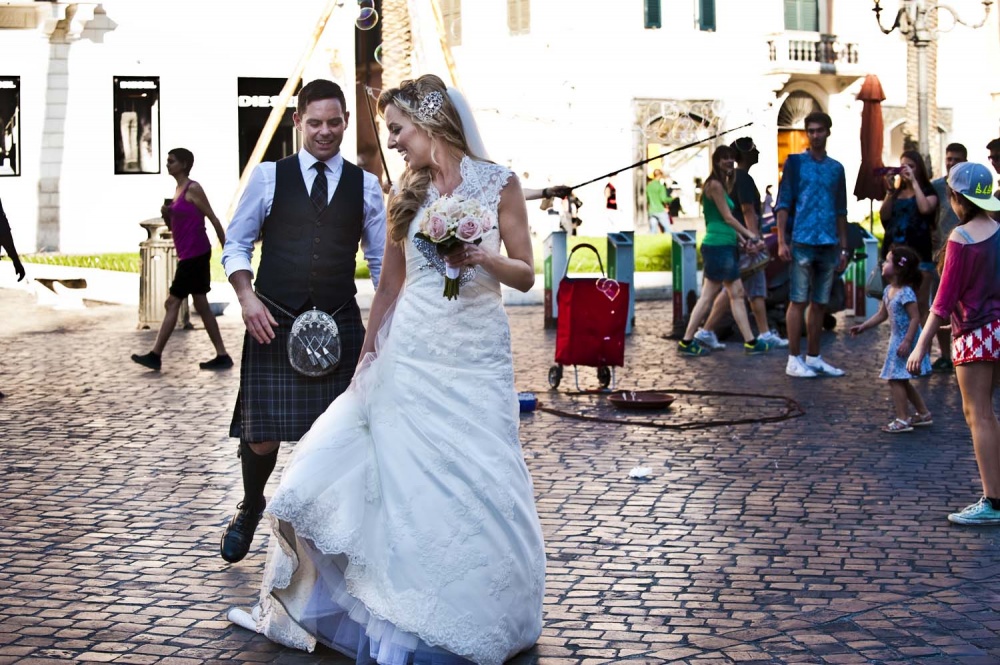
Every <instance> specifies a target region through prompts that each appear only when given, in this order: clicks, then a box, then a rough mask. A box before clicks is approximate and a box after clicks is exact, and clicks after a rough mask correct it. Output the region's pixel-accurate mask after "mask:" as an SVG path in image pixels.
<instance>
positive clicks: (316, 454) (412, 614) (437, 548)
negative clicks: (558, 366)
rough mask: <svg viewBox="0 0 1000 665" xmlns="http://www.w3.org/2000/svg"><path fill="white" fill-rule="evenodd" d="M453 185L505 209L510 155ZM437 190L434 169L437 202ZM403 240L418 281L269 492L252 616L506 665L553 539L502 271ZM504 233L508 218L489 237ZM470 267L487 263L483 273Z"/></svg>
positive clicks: (306, 643)
mask: <svg viewBox="0 0 1000 665" xmlns="http://www.w3.org/2000/svg"><path fill="white" fill-rule="evenodd" d="M461 172H462V183H461V184H460V185H459V187H458V188H457V189H456V190H455V192H454V195H455V196H459V197H462V198H467V199H468V198H474V199H477V200H478V201H479V202H480V203H482V204H483V205H484V206H486V207H487V208H488V209H489V210H492V211H494V212H496V211H497V209H498V206H499V203H500V192H501V190H502V188H503V187H504V186H505V185H506V183H507V181H508V179H509V178H510V177H511V175H512V174H511V172H510V171H509V170H507V169H505V168H503V167H501V166H498V165H495V164H491V163H488V162H479V161H474V160H472V159H470V158H468V157H466V158H464V159H463V160H462V164H461ZM437 198H438V193H437V192H436V190H434V188H433V186H432V188H431V190H430V192H429V193H428V197H427V201H425V204H424V207H426V205H427V204H428V203H430V202H431V201H434V200H436V199H437ZM423 214H424V213H423V208H422V209H421V210H420V211H418V212H417V214H416V216H415V217H414V221H413V223H412V224H411V227H410V233H409V237H408V240H407V242H406V246H405V254H406V281H405V285H404V287H403V290H402V291H401V293H400V295H399V297H398V299H397V301H396V303H395V306H394V311H393V312H392V314H391V317H387V319H389V318H391V322H388V323H386V324H385V325H383V327H382V329H381V330H380V331H379V335H378V338H379V343H378V346H377V354H376V355H375V357H374V359H371V358H370V359H367V360H366V361H365V362H363V363H362V368H361V369H360V370H359V371H358V373H357V375H356V376H355V379H354V382H353V383H352V384H351V386H350V388H349V389H348V390H347V392H345V393H344V394H343V395H342V396H341V397H339V398H338V399H337V400H336V401H335V402H334V403H333V404H332V405H331V406H330V408H329V409H327V411H326V413H324V414H323V415H322V416H321V417H320V418H319V419H317V421H316V422H315V424H314V425H313V426H312V429H311V430H310V431H309V433H308V434H306V436H305V437H304V438H303V439H302V440H301V442H299V444H298V446H297V448H296V451H295V454H294V456H293V457H292V459H291V461H290V462H289V464H288V468H287V469H286V470H285V473H284V476H283V477H282V479H281V484H280V486H279V487H278V489H277V491H276V492H275V494H274V496H273V498H272V499H271V500H270V503H269V505H268V506H267V513H268V517H269V519H270V521H271V525H272V529H273V531H274V537H272V538H271V542H270V548H269V551H268V556H267V565H266V568H265V573H264V579H263V583H262V588H261V596H260V604H259V605H258V607H257V608H255V610H254V617H255V619H256V628H257V630H258V631H259V632H262V633H264V634H266V635H267V636H268V637H269V638H270V639H272V640H274V641H276V642H280V643H282V644H285V645H287V646H291V647H296V648H300V649H306V650H310V651H311V650H312V649H313V648H314V647H315V644H316V642H317V641H318V642H320V643H323V644H326V645H328V646H330V647H333V648H335V649H337V650H339V651H342V652H344V653H347V654H348V655H350V656H352V657H356V658H357V660H358V662H371V661H372V660H377V662H378V663H384V664H390V665H402V664H404V663H407V662H410V663H418V664H419V663H434V664H435V665H438V664H441V663H466V662H468V661H472V662H475V663H480V664H487V665H499V664H500V663H502V662H503V661H505V660H506V659H508V658H510V657H512V656H513V655H515V654H516V653H518V652H519V651H522V650H524V649H526V648H529V647H531V646H532V645H533V644H534V643H535V641H536V640H537V638H538V636H539V634H540V632H541V627H542V616H541V615H542V597H543V594H544V584H545V579H544V578H545V553H544V549H543V543H542V534H541V528H540V524H539V521H538V514H537V512H536V510H535V504H534V495H533V490H532V484H531V478H530V476H529V474H528V470H527V467H526V466H525V464H524V460H523V457H522V454H521V446H520V441H519V439H518V402H517V396H516V393H515V389H514V368H513V362H512V358H511V341H510V329H509V326H508V321H507V316H506V313H505V312H504V308H503V304H502V302H501V298H500V284H499V282H498V281H497V280H496V279H494V278H493V277H492V276H490V275H488V274H486V273H485V271H483V270H482V269H478V270H477V271H474V272H473V271H468V272H469V273H470V274H468V275H464V276H463V277H465V278H469V277H471V280H470V281H466V282H465V283H463V284H462V286H461V291H460V295H459V297H458V299H456V300H450V301H449V300H447V299H445V298H444V297H442V291H443V289H444V276H443V274H442V273H441V272H440V270H442V269H443V265H442V264H441V263H440V260H439V259H437V257H436V255H435V254H434V253H433V252H428V251H426V249H425V251H424V252H421V251H420V250H419V249H418V247H417V245H415V244H414V238H413V234H414V233H415V231H416V228H417V224H418V223H419V221H420V219H421V217H422V216H423ZM483 246H484V247H486V248H488V249H489V250H490V251H494V252H498V251H499V250H500V235H499V231H498V230H497V229H496V228H494V229H493V230H491V231H489V232H488V233H487V234H486V235H485V236H484V239H483ZM473 275H474V276H473Z"/></svg>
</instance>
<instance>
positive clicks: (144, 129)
mask: <svg viewBox="0 0 1000 665" xmlns="http://www.w3.org/2000/svg"><path fill="white" fill-rule="evenodd" d="M114 104H115V113H114V137H115V174H116V175H117V174H127V173H159V172H160V77H159V76H115V77H114Z"/></svg>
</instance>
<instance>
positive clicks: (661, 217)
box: [646, 169, 670, 234]
mask: <svg viewBox="0 0 1000 665" xmlns="http://www.w3.org/2000/svg"><path fill="white" fill-rule="evenodd" d="M668 205H670V196H669V195H668V194H667V186H666V185H664V184H663V171H661V170H660V169H654V170H653V178H652V179H651V180H650V181H649V182H648V183H646V210H647V212H648V213H649V232H650V233H654V234H655V233H666V231H667V227H668V226H669V225H670V215H669V213H668V212H667V206H668Z"/></svg>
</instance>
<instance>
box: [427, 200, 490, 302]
mask: <svg viewBox="0 0 1000 665" xmlns="http://www.w3.org/2000/svg"><path fill="white" fill-rule="evenodd" d="M495 222H496V219H495V215H494V214H493V213H492V212H490V211H489V210H487V209H486V208H484V207H483V206H482V205H481V204H480V203H479V202H478V201H474V200H471V199H463V198H459V197H456V196H442V197H441V198H439V199H438V200H437V201H435V202H434V203H432V204H431V205H429V206H428V207H427V211H426V214H425V215H424V218H423V219H422V220H421V221H420V227H419V228H420V230H419V231H418V232H417V234H416V237H417V238H419V239H421V240H424V241H425V242H427V243H430V244H431V245H433V246H434V247H436V248H437V252H438V254H439V255H445V254H450V253H451V252H452V251H453V250H454V249H455V247H456V246H458V244H459V243H470V244H473V245H478V244H479V243H481V242H482V241H483V234H484V233H486V232H487V231H489V230H490V229H492V228H493V225H494V224H495ZM444 272H445V279H444V297H445V298H447V299H448V300H453V299H455V298H457V297H458V286H459V277H460V276H461V269H460V268H458V267H452V266H448V265H445V266H444Z"/></svg>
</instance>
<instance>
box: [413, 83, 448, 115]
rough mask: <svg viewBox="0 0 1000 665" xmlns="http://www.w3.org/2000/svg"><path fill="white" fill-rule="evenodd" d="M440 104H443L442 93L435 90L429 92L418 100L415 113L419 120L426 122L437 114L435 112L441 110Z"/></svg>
mask: <svg viewBox="0 0 1000 665" xmlns="http://www.w3.org/2000/svg"><path fill="white" fill-rule="evenodd" d="M442 104H444V95H442V94H441V93H440V92H438V91H437V90H434V91H432V92H429V93H427V94H426V95H424V98H423V99H421V100H420V106H418V107H417V112H416V114H415V115H416V116H417V118H418V119H419V120H422V121H423V122H427V121H429V120H430V119H431V118H433V117H434V116H435V115H437V112H438V111H440V110H441V105H442Z"/></svg>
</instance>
